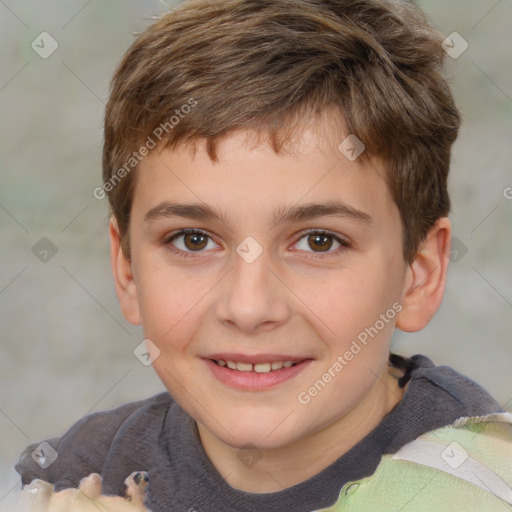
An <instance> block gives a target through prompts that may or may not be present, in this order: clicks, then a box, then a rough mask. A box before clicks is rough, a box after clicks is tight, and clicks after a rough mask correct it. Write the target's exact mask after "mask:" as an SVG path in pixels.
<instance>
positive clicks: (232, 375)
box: [205, 359, 312, 391]
mask: <svg viewBox="0 0 512 512" xmlns="http://www.w3.org/2000/svg"><path fill="white" fill-rule="evenodd" d="M205 362H206V364H207V365H208V367H209V368H210V370H211V372H212V373H213V375H214V376H215V377H216V378H217V379H218V380H220V381H221V382H222V383H224V384H226V385H228V386H231V387H233V388H236V389H242V390H247V391H258V390H264V389H269V388H272V387H274V386H277V385H278V384H281V383H282V382H285V381H287V380H289V379H291V378H293V377H295V376H296V375H298V374H299V373H300V372H302V371H303V370H304V369H305V368H306V367H307V366H309V364H310V363H311V362H312V359H306V360H304V361H301V362H300V363H298V364H296V365H295V366H290V368H284V367H283V368H281V369H280V370H273V371H271V372H267V373H258V372H254V371H252V372H241V371H239V370H232V369H231V368H228V367H227V366H219V365H218V364H217V363H214V362H213V361H212V360H211V359H205Z"/></svg>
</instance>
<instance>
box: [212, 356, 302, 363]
mask: <svg viewBox="0 0 512 512" xmlns="http://www.w3.org/2000/svg"><path fill="white" fill-rule="evenodd" d="M205 359H215V360H216V361H218V360H219V359H222V360H223V361H234V362H237V363H251V364H259V363H275V362H278V361H283V362H284V361H292V362H293V363H296V362H299V361H304V360H305V359H311V358H310V357H301V356H291V355H289V354H288V355H285V354H254V355H246V354H233V353H222V354H220V353H218V354H211V355H209V356H206V357H205Z"/></svg>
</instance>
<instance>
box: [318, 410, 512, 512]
mask: <svg viewBox="0 0 512 512" xmlns="http://www.w3.org/2000/svg"><path fill="white" fill-rule="evenodd" d="M368 502H371V503H372V507H373V508H372V510H374V511H375V512H391V511H394V510H398V509H400V510H402V509H404V510H405V509H406V508H407V509H409V508H411V510H415V511H416V512H430V511H431V510H436V511H437V512H451V511H453V510H485V511H486V512H494V511H496V512H499V511H501V510H505V509H507V507H508V506H510V505H512V414H511V413H496V414H489V415H484V416H477V417H465V418H460V419H458V420H457V421H455V422H454V423H452V424H450V425H447V426H446V427H443V428H440V429H436V430H433V431H430V432H428V433H426V434H424V435H421V436H419V437H418V438H417V439H415V440H414V441H412V442H410V443H408V444H406V445H405V446H403V447H402V448H401V449H400V450H399V451H398V452H397V453H395V454H393V455H385V456H383V457H382V460H381V463H380V464H379V466H378V467H377V469H376V471H375V472H374V473H373V474H372V475H371V476H369V477H366V478H363V479H361V480H358V481H352V482H348V483H347V484H345V485H344V486H343V487H342V489H341V491H340V494H339V498H338V501H337V502H336V504H335V505H334V506H332V507H330V508H328V509H322V512H341V511H347V512H348V511H349V510H350V511H354V512H355V511H364V510H366V507H367V504H368ZM318 512H320V511H318Z"/></svg>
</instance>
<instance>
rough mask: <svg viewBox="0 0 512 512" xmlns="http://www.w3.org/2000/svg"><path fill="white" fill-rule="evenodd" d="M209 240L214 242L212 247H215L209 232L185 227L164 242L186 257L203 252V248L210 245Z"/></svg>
mask: <svg viewBox="0 0 512 512" xmlns="http://www.w3.org/2000/svg"><path fill="white" fill-rule="evenodd" d="M209 242H211V243H212V247H210V248H214V247H215V246H216V244H215V243H214V242H213V240H212V239H211V237H210V236H209V235H208V234H207V233H204V232H202V231H198V230H196V229H187V230H185V229H183V230H181V231H179V232H178V233H175V234H174V235H172V236H170V237H169V238H167V239H166V240H164V241H163V244H164V245H168V246H170V247H169V248H171V249H172V251H173V252H175V253H176V254H179V255H183V256H184V257H186V256H188V255H190V254H191V253H194V252H197V253H201V252H203V249H206V248H207V247H208V243H209ZM172 247H174V248H175V249H173V248H172Z"/></svg>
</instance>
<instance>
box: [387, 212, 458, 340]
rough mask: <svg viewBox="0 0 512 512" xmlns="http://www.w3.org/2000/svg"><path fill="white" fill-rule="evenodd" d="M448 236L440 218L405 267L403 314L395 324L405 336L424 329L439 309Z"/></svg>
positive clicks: (448, 229) (447, 225) (446, 221)
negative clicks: (405, 333)
mask: <svg viewBox="0 0 512 512" xmlns="http://www.w3.org/2000/svg"><path fill="white" fill-rule="evenodd" d="M450 236H451V225H450V221H449V219H448V218H447V217H442V218H441V219H439V220H438V221H437V222H436V223H435V225H434V226H432V228H430V230H429V232H428V233H427V236H426V238H425V240H424V241H423V242H422V244H421V245H420V248H419V250H418V253H417V254H416V258H415V259H414V261H413V262H412V263H411V264H410V265H409V266H408V268H407V271H406V278H405V284H404V289H403V293H402V299H401V304H402V310H401V311H400V313H399V314H398V316H397V320H396V327H398V329H400V330H402V331H405V332H415V331H419V330H421V329H423V328H424V327H425V326H426V325H427V324H428V323H429V322H430V320H431V319H432V317H433V316H434V314H435V313H436V311H437V310H438V308H439V306H440V305H441V302H442V300H443V295H444V289H445V285H446V271H447V269H448V262H449V258H450V247H451V239H450Z"/></svg>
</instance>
